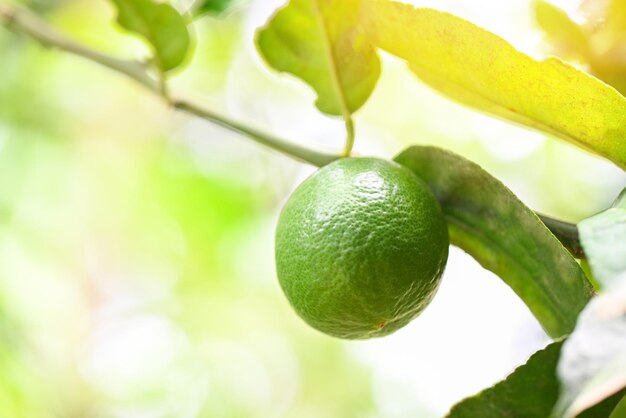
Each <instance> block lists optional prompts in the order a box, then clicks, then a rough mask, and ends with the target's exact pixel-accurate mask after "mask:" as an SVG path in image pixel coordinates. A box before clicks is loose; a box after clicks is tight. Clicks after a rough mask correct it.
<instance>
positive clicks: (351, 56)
mask: <svg viewBox="0 0 626 418" xmlns="http://www.w3.org/2000/svg"><path fill="white" fill-rule="evenodd" d="M360 7H361V0H291V1H290V2H289V4H288V5H287V6H286V7H284V8H283V9H281V10H279V11H278V12H277V13H276V14H275V15H274V16H273V17H272V19H271V20H270V21H269V22H268V24H267V25H266V26H265V27H264V28H262V29H260V30H259V32H258V36H257V45H258V48H259V51H260V52H261V54H262V55H263V57H265V59H266V60H267V62H268V63H269V64H270V65H271V66H272V67H274V68H275V69H277V70H279V71H284V72H288V73H291V74H293V75H295V76H296V77H299V78H301V79H302V80H304V81H305V82H306V83H308V84H309V85H310V86H311V87H313V89H315V91H316V92H317V95H318V99H317V102H316V105H317V107H318V108H319V110H321V111H322V112H325V113H328V114H331V115H342V116H344V118H349V117H350V115H351V113H353V112H354V111H356V110H357V109H358V108H359V107H361V106H362V105H363V103H365V101H366V100H367V98H368V97H369V96H370V94H371V92H372V90H373V89H374V86H375V85H376V81H377V80H378V76H379V74H380V62H379V58H378V56H377V54H376V51H375V49H374V48H373V47H372V46H371V45H370V44H369V43H368V42H367V41H366V39H365V37H364V36H363V34H362V33H361V32H360V31H359V29H358V27H357V24H358V17H359V9H360Z"/></svg>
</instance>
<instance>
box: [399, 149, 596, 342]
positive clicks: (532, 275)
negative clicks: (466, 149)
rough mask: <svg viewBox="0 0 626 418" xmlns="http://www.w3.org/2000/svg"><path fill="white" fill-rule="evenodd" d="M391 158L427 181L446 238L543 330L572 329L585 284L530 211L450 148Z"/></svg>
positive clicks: (586, 290) (557, 334)
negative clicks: (496, 279)
mask: <svg viewBox="0 0 626 418" xmlns="http://www.w3.org/2000/svg"><path fill="white" fill-rule="evenodd" d="M395 160H396V161H397V162H399V163H400V164H403V165H405V166H406V167H408V168H409V169H411V170H412V171H413V172H415V174H417V175H418V177H420V178H421V179H422V180H424V181H425V182H426V183H427V184H428V185H429V186H430V188H431V190H432V191H433V193H434V194H435V196H436V197H437V199H438V200H439V203H440V204H441V207H442V209H443V212H444V215H445V216H446V219H447V221H448V229H449V231H450V240H451V242H452V243H453V244H454V245H457V246H458V247H460V248H462V249H463V250H465V251H466V252H468V253H469V254H470V255H472V256H473V257H474V258H475V259H476V260H477V261H478V262H479V263H480V264H481V265H482V266H483V267H485V268H486V269H488V270H491V271H493V272H494V273H496V274H497V275H498V276H500V277H501V278H502V280H504V282H506V283H507V284H508V285H509V286H510V287H511V288H512V289H513V290H514V291H515V293H517V295H518V296H519V297H520V298H521V299H522V300H523V301H524V302H525V303H526V305H527V306H528V307H529V309H530V310H531V312H532V313H533V314H534V315H535V317H536V318H537V319H538V321H539V322H540V323H541V325H542V326H543V328H544V329H545V330H546V332H547V333H548V334H549V335H550V336H552V337H554V338H557V337H561V336H564V335H566V334H569V333H570V332H571V331H572V330H573V329H574V326H575V324H576V318H577V317H578V314H579V313H580V312H581V311H582V309H583V308H584V306H585V304H586V303H587V302H588V300H589V298H590V297H591V295H592V290H591V286H590V285H589V282H588V281H587V279H586V277H585V275H584V273H583V272H582V270H581V269H580V267H579V265H578V263H577V262H576V260H574V259H573V258H572V256H571V255H570V254H569V252H568V251H567V250H565V248H563V246H562V245H561V243H560V242H559V241H558V240H557V239H556V238H555V237H554V236H553V235H552V233H551V232H550V231H549V230H548V229H547V228H546V226H545V225H544V224H543V223H542V222H541V221H540V219H539V218H538V217H537V215H535V213H534V212H533V211H531V210H530V209H528V208H527V207H526V206H525V205H524V204H523V203H522V202H521V201H520V200H519V199H518V198H517V197H516V196H515V195H514V194H513V193H512V192H511V191H510V190H509V189H508V188H507V187H506V186H505V185H504V184H502V183H501V182H500V181H498V180H497V179H496V178H494V177H492V176H491V175H489V174H488V173H487V172H486V171H484V170H483V169H482V168H480V167H479V166H478V165H476V164H474V163H472V162H471V161H468V160H466V159H465V158H463V157H461V156H459V155H456V154H454V153H452V152H449V151H445V150H443V149H440V148H435V147H423V146H414V147H411V148H408V149H407V150H405V151H404V152H402V153H401V154H400V155H398V156H397V157H396V158H395Z"/></svg>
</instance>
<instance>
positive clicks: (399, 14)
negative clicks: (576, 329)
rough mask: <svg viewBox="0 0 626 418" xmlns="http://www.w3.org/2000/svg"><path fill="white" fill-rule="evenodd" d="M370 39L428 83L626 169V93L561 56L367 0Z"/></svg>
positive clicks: (438, 15) (444, 16)
mask: <svg viewBox="0 0 626 418" xmlns="http://www.w3.org/2000/svg"><path fill="white" fill-rule="evenodd" d="M362 25H363V28H364V30H365V31H366V33H367V35H368V37H369V39H370V41H371V42H372V43H373V44H374V45H376V46H378V47H380V48H382V49H384V50H386V51H388V52H390V53H392V54H394V55H396V56H398V57H400V58H403V59H405V60H406V61H408V63H409V65H410V68H411V70H413V71H414V72H415V73H416V74H417V75H418V76H419V77H420V78H421V79H422V80H423V81H424V82H426V83H428V84H429V85H430V86H431V87H433V88H435V89H437V90H439V91H441V92H442V93H444V94H446V95H448V96H450V97H451V98H453V99H455V100H457V101H459V102H461V103H463V104H465V105H468V106H471V107H474V108H476V109H478V110H481V111H484V112H486V113H490V114H493V115H495V116H498V117H502V118H505V119H508V120H511V121H513V122H517V123H520V124H522V125H526V126H529V127H532V128H536V129H539V130H542V131H544V132H547V133H551V134H553V135H556V136H558V137H561V138H563V139H566V140H568V141H570V142H572V143H574V144H576V145H578V146H580V147H582V148H585V149H587V150H589V151H592V152H595V153H597V154H599V155H602V156H604V157H606V158H608V159H610V160H611V161H613V162H614V163H615V164H617V165H619V166H620V167H622V168H626V98H625V97H624V96H622V95H620V94H619V93H618V92H617V91H616V90H614V89H613V88H611V87H610V86H608V85H606V84H604V83H603V82H601V81H600V80H598V79H596V78H593V77H591V76H589V75H587V74H585V73H583V72H581V71H578V70H577V69H575V68H574V67H572V66H570V65H568V64H566V63H565V62H563V61H561V60H559V59H557V58H549V59H547V60H545V61H536V60H534V59H532V58H531V57H529V56H527V55H525V54H522V53H521V52H519V51H517V50H516V49H514V48H513V47H512V46H511V45H510V44H508V43H507V42H506V41H504V40H503V39H502V38H500V37H498V36H496V35H494V34H493V33H490V32H488V31H486V30H484V29H481V28H480V27H478V26H476V25H474V24H472V23H470V22H468V21H466V20H463V19H461V18H458V17H456V16H453V15H451V14H449V13H444V12H440V11H436V10H432V9H428V8H417V9H416V8H414V7H413V6H410V5H407V4H402V3H397V2H393V1H390V0H363V10H362Z"/></svg>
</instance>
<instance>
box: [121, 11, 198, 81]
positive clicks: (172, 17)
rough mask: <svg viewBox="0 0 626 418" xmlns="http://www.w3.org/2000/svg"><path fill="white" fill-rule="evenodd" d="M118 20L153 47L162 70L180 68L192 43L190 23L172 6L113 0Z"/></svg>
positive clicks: (158, 65)
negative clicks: (189, 29) (188, 24)
mask: <svg viewBox="0 0 626 418" xmlns="http://www.w3.org/2000/svg"><path fill="white" fill-rule="evenodd" d="M112 1H113V3H114V4H115V6H116V7H117V10H118V15H117V22H118V23H119V24H120V26H122V27H123V28H124V29H127V30H129V31H131V32H134V33H136V34H138V35H140V36H141V37H143V38H144V39H145V40H146V41H148V43H149V44H150V46H151V47H152V49H153V52H154V61H155V64H156V65H157V67H158V68H159V69H161V70H162V71H169V70H171V69H173V68H176V67H178V66H179V65H180V64H181V63H182V62H183V61H184V59H185V57H186V56H187V53H188V51H189V46H190V43H191V40H190V36H189V31H188V29H187V23H186V22H185V20H184V19H183V17H182V16H181V15H180V14H179V13H178V12H177V11H176V9H174V8H173V7H172V6H171V5H169V4H166V3H157V2H155V1H153V0H112Z"/></svg>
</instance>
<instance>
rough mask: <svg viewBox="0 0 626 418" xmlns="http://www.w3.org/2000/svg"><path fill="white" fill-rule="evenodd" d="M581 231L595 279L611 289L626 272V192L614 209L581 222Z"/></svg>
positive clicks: (579, 225) (579, 229) (579, 227)
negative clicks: (615, 281)
mask: <svg viewBox="0 0 626 418" xmlns="http://www.w3.org/2000/svg"><path fill="white" fill-rule="evenodd" d="M578 231H579V234H580V239H581V243H582V245H583V248H584V249H585V254H586V255H587V259H588V260H589V264H590V265H591V269H592V271H593V273H594V277H595V278H596V279H597V280H598V282H599V283H600V285H601V286H602V287H607V288H608V287H611V286H612V284H613V282H614V280H615V279H616V278H617V277H618V276H619V275H620V273H623V272H626V190H624V191H623V192H622V193H621V195H620V197H619V198H618V199H617V201H616V202H615V204H614V205H613V207H612V208H610V209H608V210H606V211H604V212H602V213H600V214H598V215H595V216H592V217H591V218H587V219H585V220H583V221H582V222H580V223H579V224H578Z"/></svg>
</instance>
